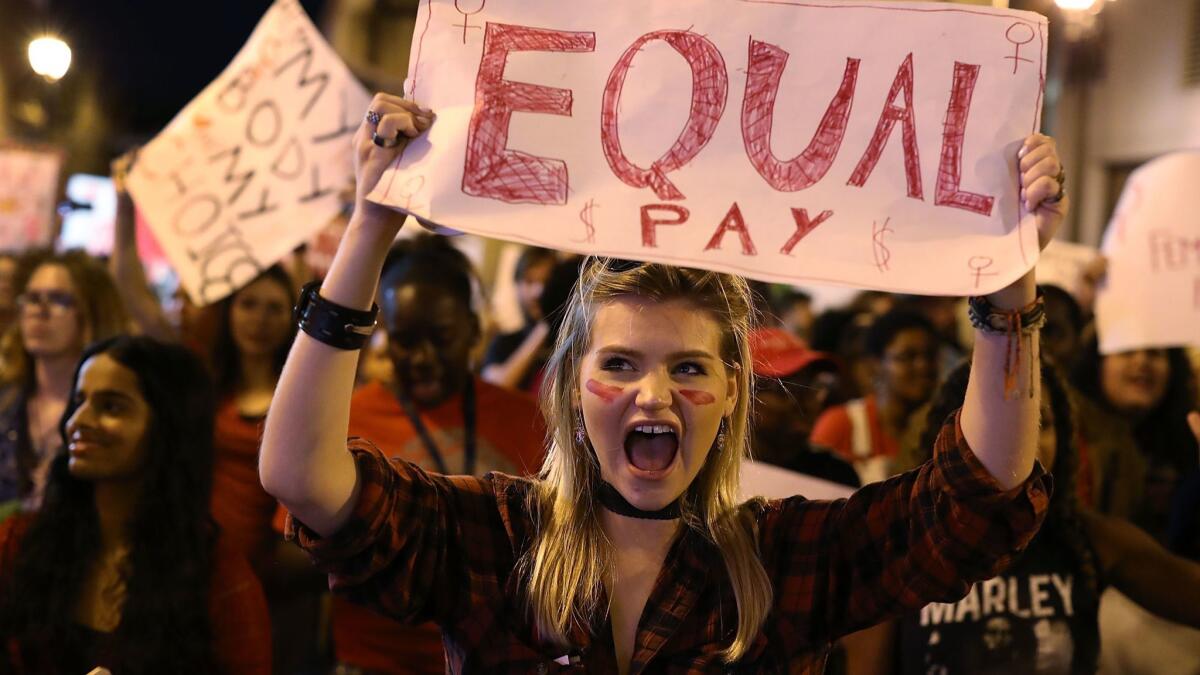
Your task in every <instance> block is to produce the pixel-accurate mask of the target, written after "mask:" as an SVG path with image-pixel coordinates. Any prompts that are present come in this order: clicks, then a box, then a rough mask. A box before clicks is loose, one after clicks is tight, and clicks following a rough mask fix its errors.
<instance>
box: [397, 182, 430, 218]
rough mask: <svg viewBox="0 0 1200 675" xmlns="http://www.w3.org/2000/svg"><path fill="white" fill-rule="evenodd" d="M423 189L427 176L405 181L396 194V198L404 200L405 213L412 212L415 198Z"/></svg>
mask: <svg viewBox="0 0 1200 675" xmlns="http://www.w3.org/2000/svg"><path fill="white" fill-rule="evenodd" d="M423 187H425V176H422V175H420V174H418V175H416V176H411V177H409V179H408V180H406V181H404V183H403V184H402V185H401V186H400V189H399V190H398V191H397V192H396V196H397V197H399V198H400V199H403V200H404V207H403V208H404V210H405V211H411V210H412V200H413V197H416V196H417V193H419V192H420V191H421V188H423Z"/></svg>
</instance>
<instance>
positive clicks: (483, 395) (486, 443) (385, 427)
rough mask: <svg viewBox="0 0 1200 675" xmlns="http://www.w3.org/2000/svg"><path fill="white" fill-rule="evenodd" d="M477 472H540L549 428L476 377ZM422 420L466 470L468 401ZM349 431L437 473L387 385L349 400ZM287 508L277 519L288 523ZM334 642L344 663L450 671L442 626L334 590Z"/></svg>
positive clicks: (456, 469)
mask: <svg viewBox="0 0 1200 675" xmlns="http://www.w3.org/2000/svg"><path fill="white" fill-rule="evenodd" d="M475 401H476V405H475V409H476V411H477V413H476V439H477V440H476V448H477V459H476V473H478V474H483V473H486V472H489V471H502V472H505V473H509V474H514V475H521V474H530V473H533V472H536V471H537V470H538V469H539V468H540V467H541V463H542V456H543V452H544V451H543V444H544V443H545V431H544V429H545V427H544V425H543V424H542V418H541V415H540V414H539V413H538V410H537V406H536V404H535V403H534V401H533V399H532V398H530V397H528V396H525V395H524V394H520V393H516V392H512V391H509V390H506V389H501V388H499V387H496V386H493V385H491V384H488V383H487V382H484V381H482V380H479V379H476V380H475ZM421 420H422V422H423V423H424V424H425V426H426V428H427V429H428V430H429V433H430V435H431V436H432V437H433V440H434V442H435V443H437V445H438V449H439V450H440V451H441V453H442V456H443V459H444V460H445V462H446V466H447V467H448V468H449V470H450V471H451V472H452V473H461V472H462V470H463V459H464V458H463V445H462V443H463V417H462V398H461V397H455V398H453V399H451V400H449V401H446V402H445V403H443V404H442V405H440V406H438V407H437V408H434V409H432V410H427V411H422V414H421ZM350 435H351V436H361V437H363V438H370V439H372V440H373V441H375V442H376V443H377V444H378V445H379V447H381V448H383V449H384V452H386V453H387V455H388V456H389V457H392V458H396V459H403V460H406V461H409V462H412V463H414V464H416V465H418V466H420V467H421V468H423V469H425V470H427V471H436V466H435V464H434V463H433V460H432V459H431V458H430V457H429V453H428V451H427V450H426V449H425V445H424V443H422V442H421V438H420V436H418V435H417V433H416V431H415V430H414V429H413V427H412V423H411V422H409V421H408V416H407V415H405V414H404V410H403V409H402V408H401V407H400V404H399V403H398V402H397V401H396V396H395V394H393V393H392V392H391V391H390V390H389V389H388V388H387V387H385V386H384V385H381V384H379V383H377V382H372V383H369V384H366V385H364V386H363V387H361V388H360V389H359V390H358V391H356V392H355V393H354V398H353V399H351V402H350ZM286 515H287V514H286V511H283V510H282V509H280V511H279V513H278V514H277V517H276V523H277V524H278V525H279V526H280V529H281V531H282V526H283V522H284V519H285V518H286ZM332 615H333V617H332V622H333V645H334V653H335V656H336V657H337V659H338V661H341V662H343V663H347V664H350V665H354V666H358V667H359V668H364V669H366V670H370V671H372V672H378V673H382V674H388V675H390V674H393V673H394V674H396V675H402V674H410V673H430V674H438V675H440V674H441V673H444V672H445V655H444V650H443V649H442V636H441V631H440V629H439V628H438V627H437V626H436V625H435V624H433V623H425V624H420V625H407V624H401V623H398V622H396V621H393V620H391V619H388V618H385V617H383V616H380V615H379V614H377V613H375V612H373V611H371V610H370V609H367V608H365V607H362V606H361V605H356V604H354V603H351V602H350V601H348V600H346V599H345V598H342V597H341V596H337V595H335V596H334V598H333V606H332Z"/></svg>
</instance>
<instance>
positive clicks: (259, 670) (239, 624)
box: [208, 516, 271, 675]
mask: <svg viewBox="0 0 1200 675" xmlns="http://www.w3.org/2000/svg"><path fill="white" fill-rule="evenodd" d="M268 518H269V516H268ZM208 612H209V616H211V617H212V627H213V652H214V653H215V654H216V657H217V664H218V665H220V666H221V667H222V671H221V672H224V673H226V674H227V675H270V674H271V615H270V613H269V611H268V610H267V597H266V595H264V594H263V589H262V584H260V583H259V581H258V577H257V576H255V574H254V570H252V569H250V563H248V562H247V561H246V558H245V557H244V556H243V555H242V554H241V553H240V552H239V551H238V549H237V548H236V546H234V544H233V542H230V541H228V539H227V538H225V537H222V538H221V541H220V542H219V543H218V544H217V551H216V562H215V564H214V567H213V581H212V590H211V591H210V592H209V601H208Z"/></svg>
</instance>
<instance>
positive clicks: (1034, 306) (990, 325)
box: [967, 288, 1046, 335]
mask: <svg viewBox="0 0 1200 675" xmlns="http://www.w3.org/2000/svg"><path fill="white" fill-rule="evenodd" d="M967 316H968V318H970V320H971V325H972V326H974V327H975V328H977V329H978V330H981V331H983V332H985V333H992V334H993V335H1004V334H1006V333H1008V332H1009V331H1012V330H1016V329H1017V327H1018V326H1019V327H1020V332H1021V333H1023V334H1028V333H1031V332H1034V331H1037V330H1039V329H1040V328H1041V327H1042V326H1043V325H1044V324H1045V323H1046V296H1045V294H1044V293H1042V289H1041V288H1038V289H1037V296H1036V297H1034V299H1033V302H1031V303H1029V304H1028V305H1026V306H1024V307H1021V308H1020V309H1013V310H1002V309H999V308H998V307H996V306H995V305H993V304H992V303H990V302H988V300H987V298H985V297H983V296H978V295H977V296H971V297H970V298H968V300H967ZM1018 321H1019V323H1018Z"/></svg>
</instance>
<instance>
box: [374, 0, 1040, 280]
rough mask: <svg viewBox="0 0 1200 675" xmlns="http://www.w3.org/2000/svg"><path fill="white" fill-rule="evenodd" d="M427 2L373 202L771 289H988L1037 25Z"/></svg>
mask: <svg viewBox="0 0 1200 675" xmlns="http://www.w3.org/2000/svg"><path fill="white" fill-rule="evenodd" d="M469 5H470V7H466V6H465V5H464V4H463V3H462V2H454V1H453V0H424V1H423V2H421V5H420V9H419V12H418V17H417V28H416V34H415V36H414V39H413V47H412V57H411V59H410V63H411V66H410V71H409V80H408V84H407V88H408V92H407V93H408V94H409V96H410V97H412V98H413V99H415V100H417V101H418V102H420V103H421V104H423V105H425V106H427V107H429V108H431V109H433V110H434V112H435V113H437V119H436V121H435V122H434V123H433V125H432V128H431V129H430V130H429V131H428V132H427V133H426V135H424V136H422V137H421V138H419V139H417V140H416V141H415V142H413V143H411V144H410V145H409V147H408V149H407V150H406V151H405V153H404V155H403V157H402V158H401V160H400V161H399V162H398V163H397V164H396V165H394V166H393V167H391V168H390V169H389V172H388V173H386V174H385V175H384V177H383V179H382V180H381V181H380V183H379V185H378V186H377V187H376V189H375V190H374V191H373V193H372V194H371V196H370V198H371V199H373V200H375V201H377V202H379V203H382V204H387V205H390V206H392V207H395V208H398V209H400V210H403V211H407V212H410V213H413V214H415V215H417V216H419V217H421V218H422V219H425V220H427V221H430V222H432V223H434V224H436V225H439V226H442V227H446V228H449V229H453V230H461V231H467V232H472V233H476V234H483V235H487V236H494V237H499V238H504V239H509V240H513V241H519V242H524V243H533V244H538V245H542V246H549V247H552V248H558V249H567V250H575V251H581V252H588V253H597V254H609V255H616V256H622V257H629V258H635V259H642V260H654V261H660V262H668V263H676V264H681V265H691V266H698V267H704V268H709V269H716V270H723V271H728V272H734V273H740V274H746V275H749V276H753V277H757V278H760V279H764V280H769V281H780V282H788V283H797V284H803V283H805V282H835V283H841V284H849V285H854V286H860V287H873V288H887V289H891V290H897V291H905V292H913V293H920V292H926V293H941V294H969V293H984V292H988V291H991V290H994V289H996V288H999V287H1001V286H1003V285H1005V284H1007V283H1009V282H1011V281H1012V280H1014V279H1015V278H1017V277H1018V276H1020V275H1021V274H1022V273H1023V272H1024V271H1025V270H1027V269H1028V268H1029V267H1031V266H1032V265H1033V264H1034V263H1035V262H1036V259H1037V253H1038V251H1037V249H1038V245H1037V233H1036V228H1035V226H1034V223H1033V218H1032V217H1030V216H1027V215H1026V214H1024V213H1023V212H1022V211H1021V209H1020V206H1019V200H1018V186H1017V177H1018V170H1017V155H1016V153H1017V150H1018V148H1019V147H1020V145H1021V142H1022V140H1023V139H1024V138H1025V137H1026V136H1027V135H1029V134H1030V133H1032V132H1034V131H1035V130H1036V129H1037V128H1038V118H1039V114H1040V109H1041V97H1042V85H1043V81H1044V62H1045V55H1046V20H1045V18H1044V17H1041V16H1039V15H1037V14H1032V13H1029V12H1018V11H1008V10H995V9H990V8H982V7H961V6H947V5H946V4H938V3H927V4H914V3H870V2H865V3H863V2H856V3H842V2H837V3H834V2H799V1H794V2H793V1H791V0H704V1H703V2H700V1H698V0H690V1H681V0H650V1H647V0H607V1H606V2H596V1H594V0H593V1H581V2H569V3H567V2H559V1H558V0H475V1H474V2H471V3H469Z"/></svg>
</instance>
